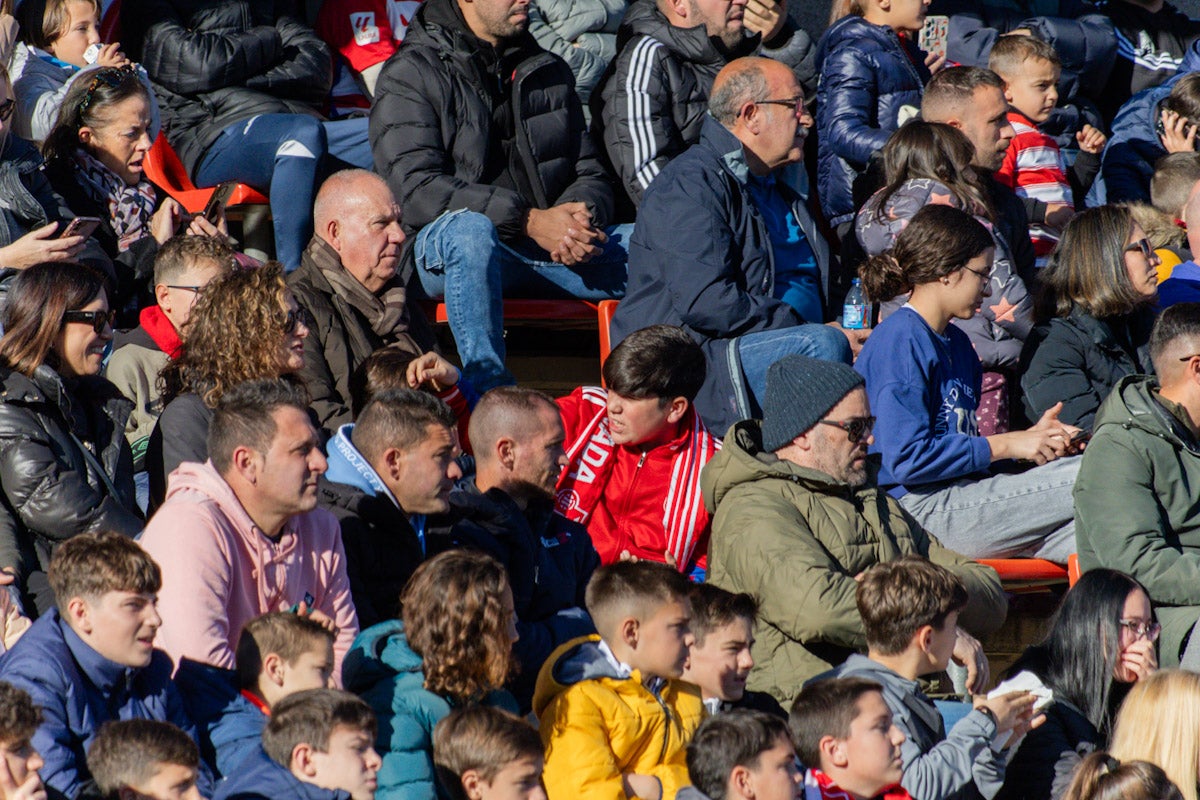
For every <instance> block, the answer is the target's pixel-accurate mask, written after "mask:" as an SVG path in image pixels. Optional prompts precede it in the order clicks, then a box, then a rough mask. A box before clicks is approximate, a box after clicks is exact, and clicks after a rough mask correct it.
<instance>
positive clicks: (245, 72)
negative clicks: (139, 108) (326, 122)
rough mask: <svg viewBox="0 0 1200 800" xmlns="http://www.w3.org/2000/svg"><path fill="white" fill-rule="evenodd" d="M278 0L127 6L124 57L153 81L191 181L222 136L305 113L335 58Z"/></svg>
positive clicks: (320, 95) (313, 111)
mask: <svg viewBox="0 0 1200 800" xmlns="http://www.w3.org/2000/svg"><path fill="white" fill-rule="evenodd" d="M288 5H289V4H287V3H286V2H285V1H284V0H253V2H251V0H127V2H125V4H124V5H123V6H122V7H121V27H122V31H123V35H122V37H121V41H122V42H123V43H124V47H125V52H126V53H127V54H128V55H129V57H130V58H131V59H133V60H134V61H140V62H141V64H142V66H143V67H145V68H146V72H147V73H149V75H150V81H151V83H152V84H153V85H154V93H155V95H156V96H157V97H158V103H159V108H160V109H161V113H162V123H163V130H164V131H165V132H166V134H167V138H168V140H169V141H170V142H171V147H173V148H174V149H175V152H176V153H178V154H179V158H180V160H181V161H182V162H183V163H184V166H186V167H187V169H188V172H189V173H190V174H191V175H192V176H193V177H195V174H196V167H197V165H198V164H199V163H200V160H201V158H202V157H203V155H204V152H205V151H206V150H207V149H208V147H209V145H211V144H212V143H213V142H214V141H216V139H217V137H218V136H219V135H220V134H221V131H223V130H225V128H227V127H229V126H230V125H232V124H233V123H235V122H238V121H239V120H243V119H247V118H249V117H252V116H255V115H257V114H310V115H314V116H319V114H318V113H317V110H318V109H319V108H321V107H322V105H323V104H324V103H325V101H326V95H328V94H329V88H330V86H331V85H332V82H333V56H332V55H331V53H330V51H329V47H328V45H326V44H325V43H324V42H323V41H321V39H320V37H318V36H317V34H316V33H315V32H314V31H313V29H312V28H310V27H308V26H307V25H304V24H303V23H301V22H299V21H298V20H296V19H294V18H292V17H289V16H287V15H286V9H287V8H288Z"/></svg>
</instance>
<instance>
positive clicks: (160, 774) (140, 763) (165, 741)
mask: <svg viewBox="0 0 1200 800" xmlns="http://www.w3.org/2000/svg"><path fill="white" fill-rule="evenodd" d="M88 767H89V768H90V769H91V770H92V776H93V777H94V778H95V779H96V786H97V787H98V788H99V789H100V792H101V794H102V796H103V797H105V798H106V800H200V790H199V788H197V786H196V778H197V776H198V775H199V773H200V751H199V750H198V749H197V748H196V743H195V742H193V741H192V738H191V737H190V736H188V735H187V734H186V733H184V732H183V731H181V730H179V728H176V727H175V726H174V725H170V724H168V723H166V722H154V721H152V720H146V719H129V720H122V721H118V722H106V723H105V724H104V727H103V728H101V729H100V733H99V734H98V735H97V736H96V740H95V741H94V742H92V746H91V749H89V750H88Z"/></svg>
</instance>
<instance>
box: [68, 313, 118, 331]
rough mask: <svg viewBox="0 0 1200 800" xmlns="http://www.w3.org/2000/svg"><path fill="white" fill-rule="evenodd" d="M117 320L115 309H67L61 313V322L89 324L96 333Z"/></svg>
mask: <svg viewBox="0 0 1200 800" xmlns="http://www.w3.org/2000/svg"><path fill="white" fill-rule="evenodd" d="M116 321H117V312H116V309H111V310H109V311H68V312H66V313H65V314H63V322H64V323H66V322H82V323H83V324H84V325H91V326H92V330H94V331H95V332H96V333H104V328H105V327H106V326H107V327H109V328H111V327H112V326H113V323H114V322H116Z"/></svg>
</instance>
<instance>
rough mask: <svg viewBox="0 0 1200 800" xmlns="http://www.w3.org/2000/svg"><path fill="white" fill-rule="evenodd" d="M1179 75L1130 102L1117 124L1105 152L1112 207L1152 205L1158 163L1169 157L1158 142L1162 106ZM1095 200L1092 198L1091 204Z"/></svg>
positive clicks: (1103, 163) (1103, 173)
mask: <svg viewBox="0 0 1200 800" xmlns="http://www.w3.org/2000/svg"><path fill="white" fill-rule="evenodd" d="M1182 74H1183V73H1181V74H1180V75H1176V76H1175V77H1174V78H1171V79H1170V80H1168V81H1167V82H1165V83H1162V84H1159V85H1158V86H1151V87H1150V88H1149V89H1143V90H1142V91H1140V92H1138V93H1137V94H1135V95H1134V96H1133V97H1131V98H1129V101H1128V102H1126V103H1125V105H1123V106H1121V110H1120V111H1118V112H1117V116H1116V118H1115V119H1114V120H1113V129H1112V136H1110V137H1109V138H1108V146H1107V147H1105V148H1104V158H1103V161H1101V163H1100V175H1101V177H1103V178H1104V190H1105V197H1104V198H1103V199H1105V200H1107V201H1108V202H1110V203H1120V202H1125V201H1139V202H1145V203H1149V202H1150V179H1151V178H1152V177H1154V162H1156V161H1158V160H1159V159H1160V158H1162V157H1163V156H1165V155H1166V154H1167V149H1166V148H1165V147H1163V145H1162V140H1161V139H1159V138H1158V130H1157V125H1156V122H1157V121H1158V117H1159V114H1160V113H1161V112H1160V110H1159V107H1160V104H1161V103H1162V101H1163V100H1166V99H1167V95H1169V94H1170V93H1171V89H1172V88H1173V87H1174V86H1175V84H1176V83H1178V82H1179V79H1180V77H1182ZM1090 199H1092V198H1089V200H1090Z"/></svg>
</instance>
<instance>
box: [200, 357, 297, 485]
mask: <svg viewBox="0 0 1200 800" xmlns="http://www.w3.org/2000/svg"><path fill="white" fill-rule="evenodd" d="M285 406H288V407H291V408H295V409H298V410H299V411H301V412H303V413H304V414H307V413H308V396H307V395H306V394H305V392H304V390H303V389H301V388H299V387H297V386H296V385H295V384H293V383H290V382H289V381H285V380H283V379H280V378H276V379H274V380H270V379H264V380H254V381H244V382H242V383H239V384H238V385H236V386H234V387H233V388H232V389H230V390H229V391H227V392H226V393H225V394H223V395H222V396H221V399H220V401H218V402H217V410H216V411H215V412H213V418H212V422H211V423H210V424H209V426H208V457H209V458H210V459H211V460H212V463H213V466H214V467H216V469H217V472H219V473H221V474H222V475H224V474H225V473H226V472H227V471H228V470H229V467H230V465H231V464H232V461H233V451H234V450H236V449H237V448H239V447H249V448H252V449H253V450H256V451H257V452H259V453H265V452H267V450H269V449H270V447H271V442H272V441H273V440H274V439H275V430H276V425H275V418H274V414H275V411H276V410H277V409H279V408H283V407H285Z"/></svg>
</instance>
